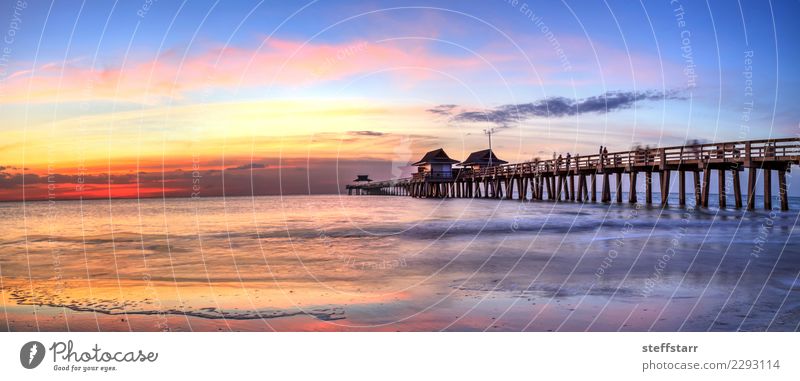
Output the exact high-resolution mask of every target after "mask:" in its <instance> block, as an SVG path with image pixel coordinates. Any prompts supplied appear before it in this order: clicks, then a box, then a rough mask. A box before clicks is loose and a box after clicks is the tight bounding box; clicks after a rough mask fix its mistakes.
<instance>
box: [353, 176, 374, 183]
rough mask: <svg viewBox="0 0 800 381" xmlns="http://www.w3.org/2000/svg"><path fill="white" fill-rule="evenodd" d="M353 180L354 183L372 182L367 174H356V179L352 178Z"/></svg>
mask: <svg viewBox="0 0 800 381" xmlns="http://www.w3.org/2000/svg"><path fill="white" fill-rule="evenodd" d="M353 182H354V183H356V184H360V183H370V182H372V179H370V178H369V175H356V179H355V180H353Z"/></svg>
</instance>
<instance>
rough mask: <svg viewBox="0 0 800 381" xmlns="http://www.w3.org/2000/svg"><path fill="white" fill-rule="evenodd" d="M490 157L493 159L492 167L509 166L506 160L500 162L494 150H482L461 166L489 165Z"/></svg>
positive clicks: (474, 153) (472, 154)
mask: <svg viewBox="0 0 800 381" xmlns="http://www.w3.org/2000/svg"><path fill="white" fill-rule="evenodd" d="M489 156H491V158H492V165H502V164H507V163H508V162H507V161H505V160H500V159H499V158H498V157H497V155H495V154H494V151H492V150H488V149H485V150H482V151H477V152H473V153H471V154H469V157H467V160H464V161H462V162H461V165H462V166H463V165H489Z"/></svg>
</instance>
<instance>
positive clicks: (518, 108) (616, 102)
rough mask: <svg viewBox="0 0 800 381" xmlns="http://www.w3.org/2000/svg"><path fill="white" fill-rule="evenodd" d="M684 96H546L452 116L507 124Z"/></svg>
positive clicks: (442, 110) (445, 109) (440, 111)
mask: <svg viewBox="0 0 800 381" xmlns="http://www.w3.org/2000/svg"><path fill="white" fill-rule="evenodd" d="M682 99H686V98H685V97H684V96H682V95H681V94H680V92H679V91H676V90H671V91H666V92H664V91H657V90H648V91H610V92H607V93H605V94H602V95H597V96H592V97H588V98H584V99H578V100H575V99H569V98H565V97H550V98H545V99H541V100H538V101H535V102H530V103H519V104H507V105H502V106H499V107H495V108H492V109H486V110H480V111H462V112H460V113H457V114H455V115H453V116H452V120H453V121H456V122H473V123H480V122H484V123H493V124H497V125H498V126H502V127H507V126H509V125H510V124H513V123H516V122H519V121H522V120H525V119H529V118H536V117H538V118H561V117H565V116H575V115H579V114H588V113H594V114H604V113H609V112H612V111H617V110H624V109H629V108H631V107H633V105H634V104H636V103H637V102H642V101H659V100H682ZM455 108H456V106H455V105H441V106H437V107H435V108H432V109H428V110H426V111H428V112H430V113H433V114H436V115H450V113H451V112H452V110H453V109H455Z"/></svg>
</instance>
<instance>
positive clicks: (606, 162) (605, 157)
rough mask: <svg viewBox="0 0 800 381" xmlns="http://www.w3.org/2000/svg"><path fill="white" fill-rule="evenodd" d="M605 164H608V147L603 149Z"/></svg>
mask: <svg viewBox="0 0 800 381" xmlns="http://www.w3.org/2000/svg"><path fill="white" fill-rule="evenodd" d="M602 157H603V163H605V164H608V147H603V154H602Z"/></svg>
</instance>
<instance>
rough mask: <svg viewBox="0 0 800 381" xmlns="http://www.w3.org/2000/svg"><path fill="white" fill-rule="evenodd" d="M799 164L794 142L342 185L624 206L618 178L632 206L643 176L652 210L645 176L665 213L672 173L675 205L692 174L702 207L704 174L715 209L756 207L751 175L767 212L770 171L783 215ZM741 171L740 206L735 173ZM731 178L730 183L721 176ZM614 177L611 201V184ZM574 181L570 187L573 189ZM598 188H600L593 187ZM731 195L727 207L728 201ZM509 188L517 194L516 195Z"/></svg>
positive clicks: (644, 152) (351, 189) (625, 154)
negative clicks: (714, 182)
mask: <svg viewBox="0 0 800 381" xmlns="http://www.w3.org/2000/svg"><path fill="white" fill-rule="evenodd" d="M797 164H800V138H784V139H769V140H750V141H736V142H723V143H708V144H696V145H685V146H675V147H664V148H649V149H643V148H640V149H635V150H630V151H620V152H609V153H607V154H602V155H601V154H600V153H596V154H593V155H575V156H574V157H572V158H571V159H570V160H567V159H561V160H558V159H551V160H540V161H530V162H523V163H516V164H504V165H498V166H493V167H486V168H481V169H479V170H471V169H465V168H454V169H453V170H452V172H424V173H415V174H414V175H413V176H412V177H409V178H403V179H395V180H386V181H376V182H371V183H368V184H359V185H348V186H347V187H346V190H347V192H348V194H369V195H398V196H412V197H436V198H447V197H457V198H473V197H475V198H504V199H513V198H514V196H515V194H516V197H517V199H518V200H520V201H525V200H530V201H534V200H542V201H543V200H550V201H578V202H587V201H591V202H596V201H598V199H597V193H598V191H597V188H598V187H600V188H601V189H600V200H599V201H601V202H612V200H613V199H615V200H616V202H620V203H621V202H623V189H622V177H623V175H627V176H628V178H629V189H628V202H631V203H636V202H638V200H637V197H638V195H637V185H638V184H637V183H638V181H637V178H638V176H639V175H640V174H644V177H645V181H644V184H645V202H646V203H648V204H651V203H653V199H652V198H653V191H652V184H653V182H652V176H653V173H656V174H658V176H659V179H660V182H659V183H660V184H662V185H661V189H660V192H659V193H660V198H661V199H660V203H661V205H664V206H666V205H667V203H668V198H669V194H670V184H671V182H670V180H671V173H672V172H677V173H678V203H679V204H680V205H682V206H683V205H685V204H686V186H687V184H686V173H687V172H690V173H692V174H693V176H692V179H693V184H692V191H693V194H694V198H695V204H696V205H697V206H698V207H708V201H709V197H710V193H711V189H710V184H711V173H712V171H716V173H717V178H718V188H717V195H718V197H719V206H720V207H721V208H726V207H727V206H728V204H729V203H731V201H732V204H733V205H734V206H735V207H736V208H741V207H743V205H744V206H746V207H747V208H748V209H754V208H755V192H756V181H757V176H758V172H759V171H761V172H762V177H763V182H762V185H763V188H764V190H763V192H764V208H765V209H772V171H777V175H778V190H779V199H780V207H781V210H788V209H789V202H788V195H787V185H786V172H788V171H790V170H791V166H792V165H797ZM745 168H747V169H748V179H747V187H746V188H745V190H746V192H745V194H744V195H745V196H746V198H745V200H744V201H743V200H742V195H743V193H742V189H741V181H740V178H739V177H740V176H739V174H740V172H743V171H744V169H745ZM729 172H730V175H731V181H730V182H729V181H728V178H727V174H728V173H729ZM612 176H613V177H615V181H614V188H615V189H614V192H613V193H614V196H615V197H612V189H611V179H610V178H611V177H612ZM576 180H577V185H576ZM600 182H602V183H600ZM730 188H732V191H733V197H732V200H731V198H730V196H729V195H728V193H729V191H730V190H731V189H730ZM515 189H516V192H515Z"/></svg>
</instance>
